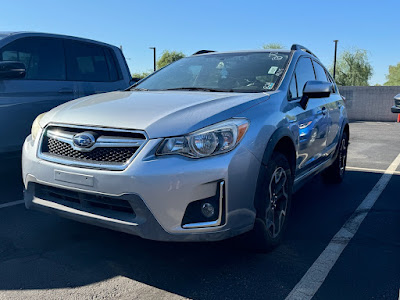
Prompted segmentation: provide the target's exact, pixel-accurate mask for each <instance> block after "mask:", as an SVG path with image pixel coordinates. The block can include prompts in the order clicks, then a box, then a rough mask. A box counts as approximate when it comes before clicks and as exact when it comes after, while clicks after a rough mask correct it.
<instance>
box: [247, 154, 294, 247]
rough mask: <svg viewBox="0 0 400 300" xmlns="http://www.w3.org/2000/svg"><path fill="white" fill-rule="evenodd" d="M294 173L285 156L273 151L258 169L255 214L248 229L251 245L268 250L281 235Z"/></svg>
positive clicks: (285, 224) (288, 208)
mask: <svg viewBox="0 0 400 300" xmlns="http://www.w3.org/2000/svg"><path fill="white" fill-rule="evenodd" d="M292 187H293V176H292V172H291V168H290V164H289V161H288V159H287V158H286V156H285V155H283V154H281V153H279V152H274V153H273V154H272V157H271V159H270V160H269V162H268V164H267V166H264V165H263V166H262V167H261V169H260V179H259V181H258V187H257V193H256V199H255V205H256V209H257V216H256V220H255V223H254V229H253V231H252V232H250V242H251V247H252V248H253V249H254V250H257V251H262V252H268V251H271V250H272V249H274V248H275V247H276V246H278V245H279V244H280V243H281V241H282V238H283V235H284V232H285V229H286V226H287V220H288V216H289V212H290V205H291V200H292Z"/></svg>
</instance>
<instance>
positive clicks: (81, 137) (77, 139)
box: [73, 132, 96, 148]
mask: <svg viewBox="0 0 400 300" xmlns="http://www.w3.org/2000/svg"><path fill="white" fill-rule="evenodd" d="M73 142H74V145H75V146H77V147H79V148H90V147H92V146H93V145H94V144H95V143H96V139H95V138H94V136H93V134H91V133H89V132H82V133H78V134H75V135H74V137H73Z"/></svg>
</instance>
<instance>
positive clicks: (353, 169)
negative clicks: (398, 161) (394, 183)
mask: <svg viewBox="0 0 400 300" xmlns="http://www.w3.org/2000/svg"><path fill="white" fill-rule="evenodd" d="M346 170H349V171H359V172H368V173H378V174H384V173H385V172H386V170H382V169H370V168H359V167H349V166H347V167H346ZM393 175H400V172H399V171H394V172H393Z"/></svg>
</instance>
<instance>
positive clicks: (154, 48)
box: [149, 47, 157, 72]
mask: <svg viewBox="0 0 400 300" xmlns="http://www.w3.org/2000/svg"><path fill="white" fill-rule="evenodd" d="M149 49H153V53H154V62H153V63H154V72H155V71H156V70H157V61H156V60H157V59H156V47H149Z"/></svg>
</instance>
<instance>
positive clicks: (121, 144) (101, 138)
mask: <svg viewBox="0 0 400 300" xmlns="http://www.w3.org/2000/svg"><path fill="white" fill-rule="evenodd" d="M83 132H88V133H90V134H91V135H92V136H94V137H95V139H96V142H95V144H94V145H93V146H92V147H91V148H89V149H83V148H79V147H77V146H76V144H75V143H74V142H73V137H74V135H76V134H79V133H83ZM41 140H42V141H41V145H40V151H39V157H40V158H43V159H45V160H48V161H54V162H57V163H61V164H67V165H68V164H72V165H74V166H82V167H90V168H102V169H109V170H123V169H125V168H126V166H127V165H128V163H129V162H130V161H132V160H133V158H134V157H135V155H136V154H137V152H139V151H140V149H141V148H142V146H144V144H145V143H146V141H147V138H146V136H145V134H144V133H142V132H139V131H124V130H117V129H115V130H113V129H105V128H98V129H96V128H85V127H78V128H77V127H68V126H66V127H64V126H54V125H51V126H48V127H47V128H46V129H45V130H44V133H43V137H42V139H41Z"/></svg>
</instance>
